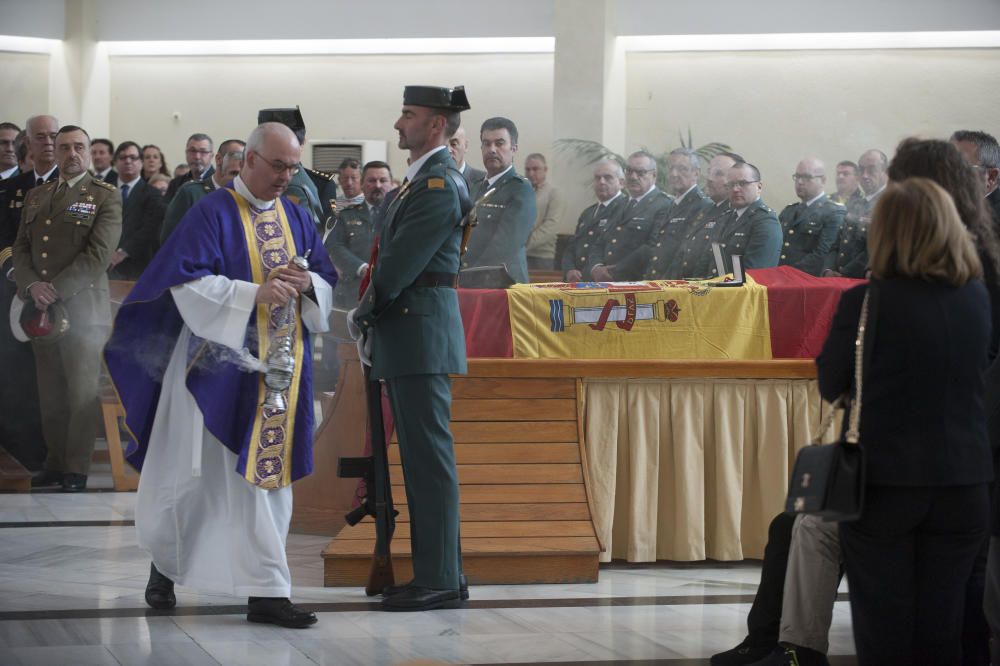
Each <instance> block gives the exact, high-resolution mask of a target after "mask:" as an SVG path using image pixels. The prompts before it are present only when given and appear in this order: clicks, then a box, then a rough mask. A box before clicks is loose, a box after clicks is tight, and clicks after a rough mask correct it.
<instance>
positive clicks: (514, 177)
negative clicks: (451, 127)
mask: <svg viewBox="0 0 1000 666" xmlns="http://www.w3.org/2000/svg"><path fill="white" fill-rule="evenodd" d="M517 138H518V133H517V126H516V125H514V122H513V121H512V120H510V119H508V118H502V117H496V118H487V119H486V121H485V122H483V124H482V126H481V127H480V128H479V147H480V149H481V151H482V154H483V166H485V167H486V178H485V179H484V180H481V181H479V183H478V185H477V186H476V188H475V192H474V193H473V194H474V196H473V198H474V199H475V200H477V201H478V200H479V199H480V198H481V197H482V196H483V195H485V194H486V193H487V192H489V191H490V190H493V194H492V195H491V196H490V199H489V201H485V202H481V203H479V204H478V205H477V206H476V216H477V218H478V219H479V226H478V227H477V228H476V233H474V234H472V239H471V240H470V241H469V249H468V252H466V253H465V257H463V259H462V268H475V267H477V266H500V265H504V266H506V267H507V272H508V273H510V276H511V277H512V278H514V281H515V282H528V256H527V244H528V238H529V237H530V236H531V232H532V230H533V229H534V228H535V217H536V215H537V211H538V208H537V205H536V203H535V190H534V189H533V188H532V187H531V183H530V182H529V181H528V179H527V178H525V177H524V176H522V175H521V174H519V173H517V169H515V168H514V154H515V153H516V152H517Z"/></svg>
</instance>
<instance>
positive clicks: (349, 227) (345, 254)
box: [323, 203, 375, 308]
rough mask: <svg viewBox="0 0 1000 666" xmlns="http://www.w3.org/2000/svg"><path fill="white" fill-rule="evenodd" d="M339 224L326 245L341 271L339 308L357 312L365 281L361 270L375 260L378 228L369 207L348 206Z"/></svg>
mask: <svg viewBox="0 0 1000 666" xmlns="http://www.w3.org/2000/svg"><path fill="white" fill-rule="evenodd" d="M336 220H337V221H336V224H335V225H334V227H333V230H332V231H330V233H329V234H327V237H326V240H324V241H323V245H324V246H325V247H326V251H327V253H328V254H329V255H330V258H331V259H333V265H334V266H336V268H337V287H336V289H335V290H334V300H335V301H336V305H337V306H338V307H344V308H353V307H354V306H355V305H357V303H358V286H359V284H360V282H361V278H360V277H358V269H359V268H361V266H362V265H363V264H366V263H368V259H370V258H371V253H372V244H374V243H375V224H374V223H373V222H372V219H371V214H370V213H369V211H368V204H364V203H360V204H355V205H354V206H348V207H347V208H345V209H344V210H342V211H339V212H338V213H337V215H336Z"/></svg>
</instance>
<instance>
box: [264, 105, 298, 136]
mask: <svg viewBox="0 0 1000 666" xmlns="http://www.w3.org/2000/svg"><path fill="white" fill-rule="evenodd" d="M264 123H281V124H282V125H284V126H285V127H287V128H288V129H290V130H292V131H293V132H295V133H296V134H298V133H299V132H305V131H306V123H305V121H304V120H302V112H301V111H299V107H297V106H296V107H295V108H294V109H261V110H260V111H258V112H257V124H258V125H262V124H264Z"/></svg>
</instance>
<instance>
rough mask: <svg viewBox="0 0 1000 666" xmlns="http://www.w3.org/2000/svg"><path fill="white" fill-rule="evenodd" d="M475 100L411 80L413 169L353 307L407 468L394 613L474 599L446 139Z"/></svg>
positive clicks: (457, 201)
mask: <svg viewBox="0 0 1000 666" xmlns="http://www.w3.org/2000/svg"><path fill="white" fill-rule="evenodd" d="M468 108H469V103H468V100H467V99H466V97H465V90H464V89H463V88H455V89H449V88H434V87H430V86H408V87H407V88H406V90H405V92H404V93H403V110H402V114H401V115H400V117H399V120H397V121H396V124H395V128H396V130H397V131H398V132H399V147H400V148H403V149H404V150H409V153H410V160H409V161H410V166H409V169H408V170H407V172H406V178H405V179H404V181H403V185H402V186H401V187H400V188H399V193H398V195H397V196H396V197H395V198H394V199H393V201H392V203H391V204H390V205H389V208H388V210H387V212H386V218H385V226H384V228H383V230H382V234H381V236H380V237H379V251H378V256H377V258H376V260H375V265H374V266H373V267H372V269H371V283H370V289H369V290H368V291H367V292H366V296H365V298H363V299H362V301H361V304H360V305H359V306H358V308H357V309H356V310H354V311H352V313H351V314H350V316H349V321H352V322H353V323H354V325H356V328H357V329H358V330H357V331H355V332H356V333H358V334H359V336H364V337H362V338H361V341H360V342H359V348H360V350H361V352H362V356H363V357H364V356H365V340H367V341H368V343H369V345H370V346H369V347H368V349H370V357H369V358H368V359H367V360H366V359H364V358H363V359H362V360H366V362H367V363H368V364H369V365H371V379H383V380H385V382H386V385H387V386H388V389H389V401H390V403H391V405H392V414H393V418H394V419H395V422H396V431H397V433H398V436H399V451H400V457H401V459H402V464H403V473H404V476H405V477H406V501H407V504H408V506H409V510H410V531H411V534H412V537H411V543H412V549H413V581H412V582H411V583H408V584H406V585H400V586H391V587H389V588H386V589H385V590H384V591H383V594H384V595H385V598H384V599H383V601H382V608H383V609H384V610H390V611H421V610H431V609H434V608H455V607H458V606H460V605H461V603H462V598H463V597H464V596H467V595H466V594H463V589H462V588H463V585H462V582H461V580H462V575H461V572H462V564H461V551H460V545H459V516H458V474H457V472H456V467H455V451H454V444H453V439H452V436H451V433H450V432H449V428H448V422H449V417H450V414H451V379H450V378H449V377H448V374H449V373H452V374H464V373H465V371H466V363H465V335H464V333H463V331H462V318H461V315H460V313H459V310H458V295H457V293H456V291H455V285H456V284H457V281H458V275H457V273H458V267H459V256H460V245H461V240H462V228H461V226H459V225H460V222H461V220H462V217H463V215H464V214H465V213H466V212H467V210H466V209H465V208H464V207H463V198H464V199H465V206H469V205H470V204H469V201H468V199H467V195H466V193H465V191H464V190H465V183H464V182H463V180H462V178H461V176H460V174H459V173H458V172H457V170H456V169H455V164H454V162H452V160H451V156H450V155H449V154H448V151H447V149H446V148H445V144H446V141H447V137H449V136H451V135H452V134H454V131H455V129H457V127H458V126H459V123H460V122H461V116H460V115H459V114H460V112H461V111H464V110H466V109H468ZM529 191H530V186H529ZM532 219H533V218H532ZM473 235H475V234H473Z"/></svg>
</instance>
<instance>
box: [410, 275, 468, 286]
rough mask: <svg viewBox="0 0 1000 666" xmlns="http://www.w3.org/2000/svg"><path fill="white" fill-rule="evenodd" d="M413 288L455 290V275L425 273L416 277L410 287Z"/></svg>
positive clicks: (456, 282)
mask: <svg viewBox="0 0 1000 666" xmlns="http://www.w3.org/2000/svg"><path fill="white" fill-rule="evenodd" d="M410 286H413V287H443V288H448V289H456V288H457V287H458V274H457V273H433V272H431V271H426V272H424V273H421V274H420V275H418V276H417V279H416V280H414V281H413V284H412V285H410Z"/></svg>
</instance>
